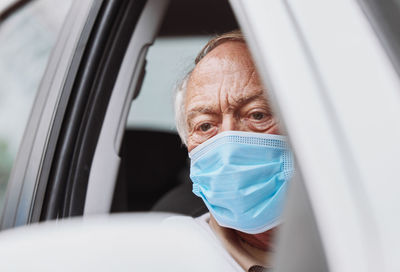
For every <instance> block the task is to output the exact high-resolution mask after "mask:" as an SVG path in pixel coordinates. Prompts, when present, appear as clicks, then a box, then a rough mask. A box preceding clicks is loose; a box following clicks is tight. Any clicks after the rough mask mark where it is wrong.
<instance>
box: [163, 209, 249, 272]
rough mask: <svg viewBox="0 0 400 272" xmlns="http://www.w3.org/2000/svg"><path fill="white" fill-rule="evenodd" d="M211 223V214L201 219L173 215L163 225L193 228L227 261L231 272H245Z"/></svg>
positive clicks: (200, 217)
mask: <svg viewBox="0 0 400 272" xmlns="http://www.w3.org/2000/svg"><path fill="white" fill-rule="evenodd" d="M209 221H210V214H209V213H206V214H203V215H201V216H199V217H196V218H193V217H190V216H183V215H173V216H170V217H168V218H166V219H165V220H164V221H163V224H167V226H169V227H171V226H172V227H177V228H178V227H179V226H182V225H183V226H185V227H189V228H191V229H192V230H193V231H195V232H196V233H197V235H199V236H200V237H201V239H202V240H203V241H206V242H207V244H208V245H209V247H211V248H213V250H214V252H215V253H217V252H218V254H219V256H221V258H223V259H225V261H227V263H229V264H230V266H231V269H230V271H243V269H242V268H241V267H240V266H239V264H238V263H237V262H236V261H235V260H234V259H233V258H232V256H231V255H230V254H229V253H228V252H227V251H226V249H225V248H224V246H223V245H222V244H221V242H220V240H219V239H218V237H217V236H216V234H215V233H214V232H213V230H212V229H211V227H210V225H209V224H208V223H209Z"/></svg>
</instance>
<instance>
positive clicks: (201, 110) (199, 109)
mask: <svg viewBox="0 0 400 272" xmlns="http://www.w3.org/2000/svg"><path fill="white" fill-rule="evenodd" d="M260 92H261V93H258V94H255V95H253V96H250V97H241V98H239V99H238V100H234V104H235V106H242V105H246V104H248V103H250V102H252V101H254V100H257V99H259V98H263V99H265V101H266V104H267V106H268V108H269V104H268V101H267V98H266V96H265V95H264V90H260ZM199 114H209V115H217V114H218V110H216V109H215V107H212V106H211V107H210V106H207V105H206V106H196V107H194V108H191V109H190V110H189V111H188V114H187V117H186V118H187V121H189V120H190V119H191V118H193V117H195V116H197V115H199Z"/></svg>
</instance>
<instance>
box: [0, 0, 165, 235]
mask: <svg viewBox="0 0 400 272" xmlns="http://www.w3.org/2000/svg"><path fill="white" fill-rule="evenodd" d="M166 4H167V1H154V0H149V1H146V0H137V1H129V0H125V1H124V0H112V1H74V3H73V4H72V6H71V8H70V10H69V13H68V15H67V18H66V20H65V22H64V25H63V28H62V31H61V33H60V36H59V39H58V42H57V44H56V46H55V48H54V50H53V53H52V56H51V58H50V60H49V63H48V66H47V70H46V73H45V75H44V77H43V79H42V82H41V85H40V88H39V91H38V94H37V97H36V100H35V103H34V105H33V108H32V112H31V115H30V119H29V121H28V125H27V127H26V130H25V134H24V138H23V140H22V144H21V146H20V149H19V153H18V156H17V159H16V162H15V163H14V167H13V170H12V173H11V176H10V179H9V184H8V189H7V196H6V200H5V205H4V209H3V214H2V219H1V229H5V228H12V227H15V226H20V225H26V224H29V223H32V222H38V221H45V220H51V219H57V218H64V217H70V216H74V215H82V214H83V210H84V205H85V198H86V191H87V184H88V179H89V173H90V170H91V167H92V160H93V157H94V153H95V150H96V146H97V144H98V142H99V141H100V142H102V141H103V140H102V137H103V136H100V135H101V131H102V130H103V127H104V130H108V129H112V128H109V127H108V126H110V123H109V121H108V122H107V119H109V118H110V117H108V116H109V115H117V114H118V112H115V111H114V110H115V108H122V109H124V108H126V107H127V105H129V104H130V101H129V100H130V99H132V97H133V95H134V92H135V90H136V89H137V84H140V82H141V77H142V76H143V69H144V58H143V54H142V52H145V51H146V48H147V46H148V45H149V44H150V43H151V42H152V40H153V39H154V35H155V33H156V31H157V28H158V26H159V22H160V21H161V18H162V15H163V13H164V10H165V8H166ZM124 56H129V59H128V58H125V59H124ZM123 60H124V61H123ZM127 66H129V69H128V68H126V67H127ZM121 73H122V74H121ZM127 73H129V74H127ZM121 78H122V79H124V78H125V79H126V81H128V82H125V84H121V83H120V81H121V80H122V79H121ZM116 92H118V94H115V93H116ZM115 96H116V97H117V101H115V99H116V98H113V97H115ZM116 131H118V130H116ZM116 131H114V133H116V134H114V135H112V137H113V138H112V139H110V141H111V142H112V143H113V147H116V146H115V145H114V144H116V145H118V141H119V140H118V139H119V137H120V134H118V133H117V132H116ZM117 150H118V148H115V149H114V150H113V151H114V153H107V154H103V156H105V159H106V160H107V162H108V163H109V164H110V165H114V167H117V165H118V159H116V158H115V157H113V154H114V155H116V153H117V152H118V151H117ZM106 169H107V171H110V172H112V171H113V170H112V169H109V168H107V167H106Z"/></svg>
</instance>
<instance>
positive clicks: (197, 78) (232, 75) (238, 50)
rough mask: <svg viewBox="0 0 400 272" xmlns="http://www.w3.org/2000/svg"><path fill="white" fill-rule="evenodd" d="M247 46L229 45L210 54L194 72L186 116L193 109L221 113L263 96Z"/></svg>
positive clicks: (223, 45) (189, 82)
mask: <svg viewBox="0 0 400 272" xmlns="http://www.w3.org/2000/svg"><path fill="white" fill-rule="evenodd" d="M262 94H263V90H262V85H261V83H260V81H259V77H258V76H257V73H256V70H255V67H254V64H253V62H252V59H251V56H250V53H249V51H248V49H247V46H246V45H245V44H244V43H242V42H237V41H235V42H225V43H223V44H221V45H219V46H217V47H216V48H215V49H213V50H212V51H211V52H210V53H208V54H207V55H206V56H205V57H204V58H203V59H202V60H201V61H200V62H199V63H198V64H197V66H196V67H195V69H194V70H193V72H192V74H191V76H190V78H189V81H188V85H187V95H186V101H185V105H186V107H185V109H186V112H188V111H189V112H190V111H191V110H192V109H193V108H199V107H202V106H203V107H213V108H215V109H214V110H219V111H221V112H223V111H225V110H226V109H228V108H229V107H231V106H234V105H235V104H238V103H240V102H241V101H243V100H246V99H247V98H248V97H250V96H254V95H262Z"/></svg>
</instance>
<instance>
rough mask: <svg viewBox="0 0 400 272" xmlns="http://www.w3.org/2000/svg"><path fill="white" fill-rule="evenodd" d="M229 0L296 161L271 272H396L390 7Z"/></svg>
mask: <svg viewBox="0 0 400 272" xmlns="http://www.w3.org/2000/svg"><path fill="white" fill-rule="evenodd" d="M230 2H231V4H232V6H233V8H234V11H235V14H236V15H237V16H238V20H239V23H240V25H241V27H242V29H243V30H244V33H245V34H246V36H247V37H248V41H249V44H250V48H251V50H252V53H253V56H254V58H255V62H256V63H257V65H258V68H259V71H260V73H261V75H262V77H263V80H264V82H265V83H266V86H267V87H268V89H269V90H270V94H271V98H272V100H273V101H274V102H275V103H274V104H275V106H276V109H277V111H278V112H279V113H280V116H281V118H282V119H283V121H284V125H285V127H286V130H287V133H288V135H289V137H290V142H291V144H292V146H293V149H294V151H295V155H296V158H297V165H298V169H297V178H296V179H294V180H293V184H292V188H291V192H290V196H289V200H288V205H287V210H286V221H285V222H286V224H285V225H284V227H283V231H282V233H281V234H282V235H281V237H280V245H279V248H278V257H277V271H341V272H342V271H398V270H399V269H400V267H399V262H398V261H396V258H397V257H398V253H399V252H400V249H399V244H400V235H399V234H398V229H399V228H400V220H399V219H398V216H397V214H399V212H400V210H399V207H400V203H399V198H398V195H399V193H400V186H399V185H398V182H397V180H398V173H397V172H398V171H397V169H398V157H399V156H400V145H399V144H398V139H399V137H400V122H399V120H398V118H399V116H400V95H399V94H400V93H399V89H400V82H399V74H400V71H399V65H398V64H399V57H400V52H399V47H398V44H399V42H398V41H399V37H400V36H399V32H398V29H399V28H398V25H399V20H398V18H399V16H398V15H399V10H400V9H399V3H398V1H397V2H396V1H387V2H385V3H383V2H379V1H373V0H371V1H341V0H339V1H330V2H326V1H312V0H310V1H292V0H288V1H278V0H277V1H262V0H260V1H258V0H249V1H246V0H244V1H240V0H231V1H230ZM396 256H397V257H396Z"/></svg>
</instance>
